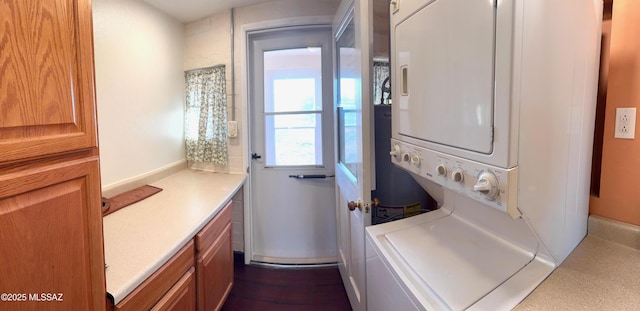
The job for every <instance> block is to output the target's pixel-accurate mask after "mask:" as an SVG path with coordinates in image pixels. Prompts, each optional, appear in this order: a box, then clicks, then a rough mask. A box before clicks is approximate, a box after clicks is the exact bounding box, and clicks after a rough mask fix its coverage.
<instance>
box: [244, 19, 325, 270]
mask: <svg viewBox="0 0 640 311" xmlns="http://www.w3.org/2000/svg"><path fill="white" fill-rule="evenodd" d="M248 50H249V55H248V58H249V70H250V92H249V93H250V94H249V96H250V99H249V101H250V111H251V117H252V121H253V122H252V123H251V153H252V155H251V158H252V160H251V171H250V173H251V193H252V194H251V195H252V199H251V217H250V219H251V229H250V232H251V261H253V262H261V263H272V264H285V265H286V264H324V263H335V262H336V260H337V259H336V258H337V257H336V255H337V247H336V223H335V205H334V197H335V179H334V176H333V175H334V173H333V172H334V163H333V160H334V149H333V142H332V139H333V136H334V135H333V115H332V98H333V90H332V88H333V86H332V41H331V28H330V27H329V26H328V25H327V26H325V27H315V28H297V29H285V30H278V31H266V32H264V31H263V32H259V33H250V34H249V49H248Z"/></svg>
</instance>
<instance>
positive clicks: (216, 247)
mask: <svg viewBox="0 0 640 311" xmlns="http://www.w3.org/2000/svg"><path fill="white" fill-rule="evenodd" d="M196 269H197V273H198V277H197V279H198V310H201V311H204V310H207V311H210V310H220V308H221V307H222V304H223V303H224V300H225V299H226V297H227V295H228V294H229V292H230V291H231V286H233V251H232V245H231V223H230V222H228V223H227V225H226V227H225V228H224V230H223V231H222V233H221V234H220V236H219V238H218V240H216V242H215V243H213V245H212V246H211V247H210V248H209V249H208V250H206V251H205V252H204V253H202V256H200V257H199V258H198V263H197V267H196Z"/></svg>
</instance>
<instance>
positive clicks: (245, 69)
mask: <svg viewBox="0 0 640 311" xmlns="http://www.w3.org/2000/svg"><path fill="white" fill-rule="evenodd" d="M332 22H333V16H332V15H319V16H305V17H291V18H282V19H275V20H270V21H262V22H256V23H249V24H243V25H241V26H240V38H239V39H240V59H241V60H242V61H241V62H240V70H239V71H237V72H240V73H241V77H240V81H242V82H243V83H242V93H241V94H243V95H244V98H245V100H244V109H245V111H246V113H245V114H244V116H243V118H242V120H243V123H244V124H243V125H242V127H241V129H242V131H243V132H244V133H247V135H244V136H245V137H246V139H244V141H243V142H242V150H243V151H244V154H243V155H242V167H244V168H245V169H246V174H247V179H246V182H245V184H244V191H243V202H244V206H243V213H244V219H243V226H244V263H245V264H250V263H251V258H252V257H253V241H252V236H253V229H252V225H251V224H252V223H253V218H252V206H253V203H254V202H253V199H252V197H253V195H252V190H253V189H252V187H251V183H252V180H251V171H250V169H251V157H250V155H249V154H250V151H251V148H250V147H251V145H252V141H251V139H252V138H251V135H250V133H251V131H252V130H253V128H252V126H251V123H250V121H251V116H252V115H253V111H252V108H251V105H250V103H251V102H252V100H253V98H252V96H251V88H252V85H251V81H250V79H249V53H250V52H251V51H249V36H250V35H252V34H255V33H259V32H265V31H273V30H277V29H281V28H289V29H295V28H307V27H313V26H328V27H331V24H332ZM232 53H233V52H232Z"/></svg>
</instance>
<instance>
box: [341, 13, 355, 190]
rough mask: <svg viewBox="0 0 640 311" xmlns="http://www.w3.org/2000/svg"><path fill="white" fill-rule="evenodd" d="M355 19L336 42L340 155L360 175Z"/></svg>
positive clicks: (352, 172)
mask: <svg viewBox="0 0 640 311" xmlns="http://www.w3.org/2000/svg"><path fill="white" fill-rule="evenodd" d="M353 29H354V25H353V19H352V20H351V21H350V22H349V25H348V26H347V28H346V29H345V30H344V32H343V33H342V34H341V35H340V37H339V38H338V41H337V42H336V49H337V51H336V54H337V56H338V57H337V68H338V70H337V71H338V82H339V83H338V148H339V150H338V156H339V161H340V163H342V164H343V165H344V166H345V167H346V168H347V169H348V170H349V171H350V172H351V174H353V176H354V177H356V178H358V172H357V168H358V165H357V163H358V132H357V125H358V124H357V122H358V120H357V103H356V100H357V91H358V86H359V85H358V80H357V79H356V78H357V76H356V70H357V67H356V59H357V58H356V57H355V56H356V55H355V33H354V31H353Z"/></svg>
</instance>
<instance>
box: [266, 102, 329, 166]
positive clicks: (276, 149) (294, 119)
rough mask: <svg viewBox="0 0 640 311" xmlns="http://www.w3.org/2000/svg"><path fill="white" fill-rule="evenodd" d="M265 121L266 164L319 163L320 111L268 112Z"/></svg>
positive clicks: (320, 162)
mask: <svg viewBox="0 0 640 311" xmlns="http://www.w3.org/2000/svg"><path fill="white" fill-rule="evenodd" d="M265 125H266V127H267V128H266V132H267V135H266V136H267V141H266V143H267V144H266V145H267V157H266V159H265V160H266V163H267V166H297V165H315V166H319V165H322V126H321V125H322V122H321V114H320V113H309V114H295V115H271V116H267V117H266V119H265Z"/></svg>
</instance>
